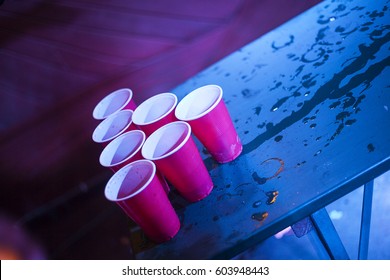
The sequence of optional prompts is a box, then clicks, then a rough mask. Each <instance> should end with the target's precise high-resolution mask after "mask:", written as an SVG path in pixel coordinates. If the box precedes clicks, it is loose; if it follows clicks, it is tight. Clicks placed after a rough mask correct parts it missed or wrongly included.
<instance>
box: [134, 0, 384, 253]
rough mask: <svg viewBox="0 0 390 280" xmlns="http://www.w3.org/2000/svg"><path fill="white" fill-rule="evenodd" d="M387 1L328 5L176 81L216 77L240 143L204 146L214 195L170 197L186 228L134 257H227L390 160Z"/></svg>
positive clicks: (183, 88) (184, 88)
mask: <svg viewBox="0 0 390 280" xmlns="http://www.w3.org/2000/svg"><path fill="white" fill-rule="evenodd" d="M389 6H390V5H389V1H325V2H322V3H321V4H319V5H317V6H315V7H314V8H312V9H310V10H308V11H307V12H305V13H304V14H301V15H300V16H298V17H296V18H294V19H293V20H291V21H289V22H287V23H286V24H284V25H282V26H280V27H279V28H277V29H275V30H273V31H272V32H270V33H268V34H266V35H265V36H263V37H261V38H259V39H258V40H256V41H254V42H252V43H251V44H249V45H247V46H245V47H243V48H242V49H240V50H238V51H236V52H235V53H233V54H231V55H230V56H228V57H226V58H225V59H223V60H221V61H220V62H218V63H216V64H214V65H212V66H211V67H210V68H208V69H205V70H204V71H203V72H201V73H199V74H198V75H196V76H194V77H193V78H191V79H190V80H188V81H186V82H185V83H183V84H182V85H180V86H178V87H177V88H175V89H173V90H172V92H173V93H175V94H177V95H178V96H179V99H180V98H182V97H183V96H184V95H185V94H186V93H188V92H190V91H192V90H193V89H195V88H197V87H200V86H202V85H206V84H218V85H220V86H221V87H222V88H223V89H224V101H225V102H226V104H227V106H228V109H229V112H230V115H231V117H232V120H233V122H234V125H235V127H236V129H237V131H238V134H239V135H240V138H241V140H242V142H243V147H244V149H243V152H242V154H241V155H240V157H238V158H237V159H236V160H235V161H233V162H230V163H227V164H218V163H216V162H215V161H214V160H213V159H212V158H211V157H210V156H209V155H208V154H207V152H206V150H205V149H204V148H203V147H202V146H201V145H200V144H199V143H198V147H199V150H200V153H201V155H202V157H203V158H204V162H205V164H206V166H207V168H208V170H209V172H210V175H211V177H212V179H213V182H214V184H215V187H214V189H213V191H212V193H211V194H210V195H209V196H208V197H207V198H206V199H204V200H202V201H200V202H197V203H193V204H189V203H185V202H184V201H183V200H180V198H179V197H177V196H176V197H175V194H173V195H172V196H173V197H172V200H173V204H174V205H175V207H176V209H177V212H178V214H179V216H180V218H181V223H182V228H181V230H180V232H179V233H178V234H177V236H176V237H175V238H174V239H173V240H171V241H169V242H167V243H164V244H162V245H158V246H153V245H151V244H143V245H142V246H143V247H142V246H140V248H141V249H139V252H138V254H137V258H140V259H210V258H222V259H223V258H231V257H233V256H235V255H236V254H237V253H240V252H242V251H243V250H245V249H247V248H249V247H251V246H253V245H255V244H256V243H258V242H260V241H262V240H264V239H266V238H268V237H270V236H272V235H273V234H275V233H277V232H278V231H280V230H282V229H284V228H285V227H287V226H289V225H291V224H293V223H295V222H297V221H299V220H301V219H303V218H304V217H307V216H308V215H310V214H312V213H313V212H315V211H317V210H319V209H320V208H322V207H324V206H326V205H328V204H329V203H331V202H333V201H335V200H336V199H338V198H340V197H342V196H343V195H345V194H347V193H348V192H350V191H352V190H353V189H355V188H357V187H359V186H361V185H362V184H364V183H365V182H367V181H369V180H371V179H373V178H375V177H376V176H379V175H380V174H382V173H383V172H385V171H387V170H388V169H390V88H389V87H390V67H389V65H390V57H389V53H390V52H389V48H390V42H389V38H390V32H389V30H390V28H389V27H390V11H389V8H390V7H389ZM188 59H191V55H190V54H189V56H188ZM183 63H185V61H183Z"/></svg>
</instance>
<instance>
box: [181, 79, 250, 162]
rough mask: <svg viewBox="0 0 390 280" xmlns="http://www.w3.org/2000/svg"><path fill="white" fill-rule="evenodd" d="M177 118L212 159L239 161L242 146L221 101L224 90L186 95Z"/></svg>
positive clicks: (209, 89)
mask: <svg viewBox="0 0 390 280" xmlns="http://www.w3.org/2000/svg"><path fill="white" fill-rule="evenodd" d="M175 115H176V118H177V119H179V120H181V121H186V122H188V123H189V124H190V125H191V128H192V131H193V132H194V134H195V136H196V137H197V138H198V139H199V141H200V142H201V143H202V144H203V145H204V146H205V148H206V149H207V150H208V151H209V153H210V154H211V155H212V157H213V158H214V159H215V160H216V161H218V162H220V163H225V162H229V161H232V160H234V159H235V158H237V157H238V156H239V155H240V154H241V151H242V144H241V141H240V138H239V137H238V134H237V131H236V129H235V128H234V125H233V122H232V119H231V118H230V115H229V112H228V110H227V108H226V105H225V103H224V102H223V99H222V88H221V87H219V86H217V85H206V86H203V87H200V88H198V89H196V90H194V91H192V92H190V93H189V94H187V95H186V96H185V97H184V98H183V99H182V100H181V101H180V102H179V104H178V105H177V107H176V110H175Z"/></svg>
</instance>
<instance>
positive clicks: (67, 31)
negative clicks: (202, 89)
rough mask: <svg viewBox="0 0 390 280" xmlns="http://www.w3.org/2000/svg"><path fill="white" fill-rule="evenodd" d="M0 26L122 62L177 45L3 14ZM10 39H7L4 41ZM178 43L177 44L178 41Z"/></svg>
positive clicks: (94, 28)
mask: <svg viewBox="0 0 390 280" xmlns="http://www.w3.org/2000/svg"><path fill="white" fill-rule="evenodd" d="M0 15H1V18H0V19H2V20H1V21H0V27H2V28H5V29H8V30H12V31H13V32H15V33H14V34H15V35H13V36H12V37H11V38H15V37H17V36H18V35H17V34H19V33H21V32H22V33H27V34H29V35H31V36H34V37H42V38H45V39H46V40H51V41H54V42H56V43H62V44H64V45H70V46H73V47H78V48H80V49H84V50H86V51H90V52H91V53H95V54H100V53H101V54H103V55H112V56H115V57H117V58H118V59H126V58H134V57H136V58H138V59H145V58H147V57H150V56H152V55H155V54H158V53H160V52H162V51H165V50H167V49H169V48H171V47H173V46H174V42H172V41H171V40H170V41H168V42H167V41H162V40H158V39H154V38H152V37H146V38H145V37H137V36H123V34H122V33H120V32H108V31H107V32H102V31H101V30H100V28H99V27H98V26H96V27H90V28H86V27H82V26H74V25H72V23H61V24H58V23H55V22H51V21H47V20H38V19H31V18H28V17H21V18H16V19H15V18H14V17H12V16H11V15H9V14H5V13H4V12H3V13H2V12H0ZM3 40H7V38H3ZM175 43H177V42H175Z"/></svg>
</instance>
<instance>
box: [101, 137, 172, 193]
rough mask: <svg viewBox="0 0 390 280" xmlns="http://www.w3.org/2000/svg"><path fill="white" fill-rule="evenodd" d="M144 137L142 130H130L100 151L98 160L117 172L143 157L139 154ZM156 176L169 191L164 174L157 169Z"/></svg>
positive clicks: (166, 190)
mask: <svg viewBox="0 0 390 280" xmlns="http://www.w3.org/2000/svg"><path fill="white" fill-rule="evenodd" d="M145 139H146V136H145V133H144V132H143V131H142V130H131V131H128V132H126V133H123V134H122V135H120V136H118V137H117V138H115V139H114V140H112V141H111V142H110V143H109V144H108V145H107V146H106V147H105V148H104V149H103V151H102V153H101V154H100V157H99V162H100V164H101V165H102V166H104V167H108V168H110V169H111V170H112V171H113V172H117V171H118V170H119V169H121V168H122V167H124V166H125V165H127V164H129V163H131V162H133V161H136V160H140V159H144V158H143V157H142V154H141V149H142V145H143V144H144V142H145ZM156 173H157V177H158V179H159V180H160V182H161V184H162V186H163V188H164V190H165V192H166V193H167V194H168V193H169V191H170V188H169V185H168V183H167V182H166V181H165V178H164V176H162V174H161V172H159V171H158V170H157V172H156Z"/></svg>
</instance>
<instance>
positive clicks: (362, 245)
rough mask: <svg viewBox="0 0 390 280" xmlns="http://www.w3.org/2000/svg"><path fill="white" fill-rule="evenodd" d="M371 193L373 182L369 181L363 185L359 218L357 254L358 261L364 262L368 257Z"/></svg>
mask: <svg viewBox="0 0 390 280" xmlns="http://www.w3.org/2000/svg"><path fill="white" fill-rule="evenodd" d="M373 192H374V181H370V182H368V183H367V184H365V185H364V193H363V207H362V218H361V225H360V238H359V252H358V258H359V260H366V259H367V256H368V245H369V239H370V228H371V209H372V196H373Z"/></svg>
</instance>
